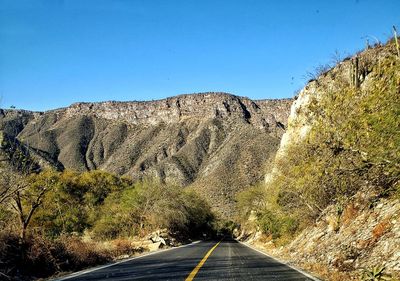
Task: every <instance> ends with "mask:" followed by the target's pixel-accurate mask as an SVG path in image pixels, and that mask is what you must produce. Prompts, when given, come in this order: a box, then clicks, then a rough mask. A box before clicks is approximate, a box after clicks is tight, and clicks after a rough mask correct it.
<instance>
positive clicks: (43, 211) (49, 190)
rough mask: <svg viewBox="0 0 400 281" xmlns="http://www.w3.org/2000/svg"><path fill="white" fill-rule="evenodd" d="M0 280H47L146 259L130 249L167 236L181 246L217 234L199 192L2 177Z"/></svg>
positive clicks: (95, 180) (94, 174)
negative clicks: (156, 235) (130, 258)
mask: <svg viewBox="0 0 400 281" xmlns="http://www.w3.org/2000/svg"><path fill="white" fill-rule="evenodd" d="M0 195H1V196H2V197H1V201H0V229H1V230H0V272H1V273H0V275H1V276H0V279H1V280H3V279H4V280H14V279H15V280H19V279H23V280H26V279H28V278H32V279H34V278H38V277H41V278H44V277H48V276H51V275H54V274H56V273H59V272H66V271H76V270H79V269H82V268H84V267H88V266H94V265H98V264H101V263H105V262H109V261H112V260H113V259H114V258H116V257H118V256H127V255H132V254H135V253H137V252H141V251H143V250H144V249H143V248H142V247H138V246H135V245H134V244H133V243H131V242H132V241H134V240H135V238H134V237H136V239H137V240H138V239H141V237H145V236H146V235H148V234H149V233H151V232H152V231H155V230H157V229H167V231H168V232H169V233H170V234H171V236H173V237H174V238H175V239H176V240H177V241H178V243H179V241H180V242H185V241H188V239H190V238H196V237H200V236H202V234H203V233H209V232H211V229H212V227H213V221H214V215H213V214H212V212H211V211H210V207H209V205H208V204H207V203H206V202H205V201H204V200H203V199H201V198H200V197H199V196H198V195H197V194H195V193H194V192H189V191H185V190H183V189H182V188H179V187H174V186H166V185H163V184H160V183H159V182H157V181H153V180H144V181H138V182H132V181H131V180H130V179H127V178H121V177H118V176H116V175H113V174H109V173H107V172H103V171H90V172H84V173H77V172H74V171H70V170H65V171H63V172H58V171H55V170H50V169H48V170H43V171H40V172H39V171H32V170H31V169H26V170H25V171H24V169H22V170H19V172H16V171H15V170H14V171H11V170H8V171H6V170H3V173H2V179H1V192H0Z"/></svg>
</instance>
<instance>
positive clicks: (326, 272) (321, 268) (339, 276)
mask: <svg viewBox="0 0 400 281" xmlns="http://www.w3.org/2000/svg"><path fill="white" fill-rule="evenodd" d="M302 268H304V269H306V270H307V271H309V272H312V273H313V274H314V275H315V276H318V277H320V278H321V280H329V281H343V280H357V279H353V278H352V277H351V274H350V273H348V272H340V271H336V270H332V268H329V267H328V266H326V265H325V264H321V263H306V264H304V265H302Z"/></svg>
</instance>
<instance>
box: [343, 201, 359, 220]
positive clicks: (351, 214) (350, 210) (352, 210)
mask: <svg viewBox="0 0 400 281" xmlns="http://www.w3.org/2000/svg"><path fill="white" fill-rule="evenodd" d="M358 211H359V209H358V207H356V206H355V204H354V203H350V204H349V205H347V206H346V208H345V209H344V211H343V215H342V223H343V224H344V225H348V224H350V223H351V222H352V221H353V220H354V219H355V218H356V217H357V214H358Z"/></svg>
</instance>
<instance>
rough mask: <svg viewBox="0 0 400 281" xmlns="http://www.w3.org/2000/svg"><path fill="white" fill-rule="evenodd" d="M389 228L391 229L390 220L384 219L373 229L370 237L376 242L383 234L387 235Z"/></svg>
mask: <svg viewBox="0 0 400 281" xmlns="http://www.w3.org/2000/svg"><path fill="white" fill-rule="evenodd" d="M390 228H391V223H390V219H389V218H385V219H383V220H382V221H381V222H380V223H378V224H377V225H376V226H375V227H374V229H373V230H372V235H373V237H374V238H375V239H376V240H378V239H379V238H381V237H382V236H383V235H384V234H385V233H387V232H388V231H389V230H390Z"/></svg>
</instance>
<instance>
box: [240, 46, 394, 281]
mask: <svg viewBox="0 0 400 281" xmlns="http://www.w3.org/2000/svg"><path fill="white" fill-rule="evenodd" d="M399 85H400V57H399V50H398V45H397V47H396V44H395V42H394V40H391V41H389V42H388V43H387V44H385V45H377V46H374V47H373V48H371V47H370V48H367V49H365V50H363V51H360V52H358V53H357V54H355V55H354V56H352V57H350V58H347V59H345V60H343V61H341V62H339V63H338V64H337V65H335V66H334V67H332V68H331V69H325V70H324V71H322V72H318V73H316V75H315V79H312V80H310V81H309V82H308V84H307V85H306V86H305V87H304V89H302V90H301V92H300V93H299V95H298V96H297V97H296V100H295V102H294V103H293V105H292V107H291V113H290V116H289V119H288V128H287V131H286V132H285V134H284V135H283V137H282V141H281V143H280V146H279V149H278V152H277V154H276V157H275V159H274V160H273V162H272V164H271V168H270V170H269V172H268V173H267V174H266V176H265V185H264V188H265V189H266V195H265V198H266V200H265V201H263V204H261V205H262V207H261V208H260V207H259V206H260V202H259V201H260V199H258V198H253V199H251V196H252V193H251V192H253V193H254V192H256V191H257V190H250V191H247V193H244V194H243V195H241V198H244V199H242V205H244V206H246V205H245V204H244V203H243V202H244V200H247V201H246V202H251V204H252V212H251V215H250V220H249V221H247V222H245V223H244V224H245V225H247V226H246V227H248V228H249V229H252V231H250V232H253V238H254V234H255V233H256V232H257V233H256V235H255V236H256V237H260V235H261V233H263V234H264V235H266V236H267V237H269V238H268V239H267V243H264V242H265V237H264V238H262V239H258V238H256V239H255V240H258V242H257V243H258V244H259V245H261V246H262V247H266V248H269V251H271V253H273V254H275V255H278V256H280V257H281V258H283V259H286V260H287V261H289V262H292V263H295V264H297V265H300V266H302V267H304V268H307V269H309V270H313V271H314V272H317V274H319V275H321V276H323V278H324V279H327V280H359V277H360V276H361V275H362V274H364V275H365V274H372V273H373V271H374V268H375V269H376V270H375V271H376V272H377V273H376V274H377V276H376V279H368V278H367V277H365V278H366V279H362V280H392V279H380V278H381V277H382V278H383V276H384V275H386V274H391V275H392V276H397V277H398V276H399V275H400V267H399V265H400V256H399V245H400V229H399V227H398V225H399V223H398V221H399V215H400V212H399V210H400V205H399V204H400V203H399V200H398V195H399V190H400V186H399V180H400V166H399V163H400V150H399V149H400V130H399V126H400V123H399V122H400V111H399V109H400V88H399ZM257 192H259V191H257ZM253 197H254V196H253ZM249 198H250V199H249ZM251 204H247V208H248V209H249V205H251ZM246 227H245V228H246ZM243 235H245V231H244V232H243ZM261 236H262V235H261ZM263 239H264V240H263ZM260 241H263V242H261V243H260ZM277 245H284V246H285V247H276V246H277ZM378 269H379V270H380V271H381V272H378V271H379V270H378ZM373 274H375V273H373ZM365 276H366V275H365ZM387 278H389V277H387ZM393 280H395V279H393Z"/></svg>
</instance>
